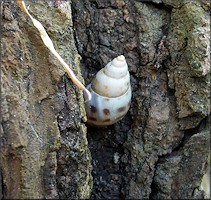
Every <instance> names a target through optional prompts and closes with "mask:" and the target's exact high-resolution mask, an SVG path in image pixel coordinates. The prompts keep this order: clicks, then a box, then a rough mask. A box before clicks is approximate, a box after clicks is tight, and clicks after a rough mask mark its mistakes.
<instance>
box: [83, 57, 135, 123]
mask: <svg viewBox="0 0 211 200" xmlns="http://www.w3.org/2000/svg"><path fill="white" fill-rule="evenodd" d="M86 88H87V89H88V90H89V92H90V93H91V96H92V98H91V100H88V101H86V103H85V109H86V114H87V123H88V124H89V125H92V126H108V125H112V124H114V123H116V122H117V121H119V120H121V119H122V118H123V117H124V116H125V115H126V113H127V111H128V110H129V107H130V102H131V96H132V91H131V85H130V74H129V71H128V65H127V63H126V59H125V57H124V56H123V55H120V56H118V57H116V58H114V59H113V60H112V61H111V62H109V63H108V64H107V65H106V66H105V67H104V68H103V69H101V70H100V71H99V72H98V73H97V74H96V76H95V77H94V79H93V80H92V82H91V83H90V84H89V85H87V87H86ZM84 97H85V99H87V94H86V93H84Z"/></svg>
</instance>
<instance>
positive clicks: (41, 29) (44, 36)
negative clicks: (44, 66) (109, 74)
mask: <svg viewBox="0 0 211 200" xmlns="http://www.w3.org/2000/svg"><path fill="white" fill-rule="evenodd" d="M16 1H17V3H18V5H19V7H20V8H21V10H22V11H23V12H24V13H26V14H27V15H28V16H29V17H30V19H31V20H32V22H33V24H34V26H35V27H36V28H37V30H38V31H39V33H40V37H41V38H42V41H43V43H44V44H45V46H46V47H48V49H49V50H50V51H51V52H52V53H53V54H54V56H55V57H56V58H57V59H58V60H59V62H60V63H61V64H62V66H63V67H64V69H65V70H66V72H67V74H68V75H69V77H70V78H71V80H72V81H73V83H74V84H75V85H77V86H78V87H79V88H80V89H81V90H83V91H84V92H86V93H87V97H88V99H87V100H90V99H91V94H90V92H89V91H88V90H87V89H86V87H85V86H84V85H83V84H82V83H81V82H80V81H79V80H78V79H77V77H76V76H75V74H74V73H73V71H72V70H71V69H70V67H69V66H68V65H67V64H66V62H65V61H64V60H63V59H62V57H61V56H60V55H59V54H58V53H57V51H56V50H55V48H54V45H53V42H52V40H51V39H50V37H49V36H48V34H47V32H46V31H45V28H44V27H43V25H42V24H41V23H40V22H39V21H38V20H36V19H34V18H33V17H32V16H31V15H30V13H29V12H28V10H27V9H26V5H25V3H24V1H23V0H16Z"/></svg>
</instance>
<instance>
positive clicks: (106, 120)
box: [103, 119, 111, 122]
mask: <svg viewBox="0 0 211 200" xmlns="http://www.w3.org/2000/svg"><path fill="white" fill-rule="evenodd" d="M110 121H111V120H110V119H105V120H103V122H110Z"/></svg>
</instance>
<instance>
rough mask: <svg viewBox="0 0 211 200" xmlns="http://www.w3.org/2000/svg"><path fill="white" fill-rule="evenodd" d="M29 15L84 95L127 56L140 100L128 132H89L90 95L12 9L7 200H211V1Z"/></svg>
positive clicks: (5, 75)
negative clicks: (210, 179)
mask: <svg viewBox="0 0 211 200" xmlns="http://www.w3.org/2000/svg"><path fill="white" fill-rule="evenodd" d="M25 3H26V5H27V8H28V9H29V12H30V13H31V14H32V16H33V17H34V18H36V19H37V20H39V21H40V22H41V23H42V24H43V26H44V27H45V28H46V31H47V32H48V34H49V36H50V37H51V39H52V41H53V43H54V45H55V48H56V50H58V52H59V54H60V55H61V56H62V58H64V60H65V61H66V62H67V63H68V64H70V65H71V66H73V71H74V72H75V73H76V74H77V77H78V78H79V79H80V80H81V81H83V80H85V83H86V84H88V83H90V81H91V80H92V78H93V76H94V75H95V74H96V72H97V71H98V70H99V69H101V68H102V67H104V66H105V65H106V64H107V63H108V62H109V61H110V60H111V59H113V58H115V57H116V56H118V55H121V54H123V55H125V57H126V60H127V63H128V66H129V71H130V75H131V86H132V92H133V93H132V95H133V96H132V103H131V108H130V110H129V112H128V114H127V115H126V116H125V117H124V118H123V119H122V120H121V121H120V122H118V123H116V124H114V125H112V126H108V127H104V128H96V127H95V128H94V127H90V126H88V125H86V123H85V121H86V113H85V109H84V99H83V94H82V92H81V91H80V90H79V89H78V88H77V87H76V86H75V85H74V84H73V83H72V82H71V80H70V79H69V77H68V76H67V75H66V74H65V71H64V70H63V68H62V67H61V65H60V64H59V63H58V62H57V61H56V59H55V57H54V56H53V55H52V54H51V53H50V52H49V50H48V49H47V48H46V47H45V46H44V45H43V42H42V40H41V38H40V36H39V34H38V32H37V30H36V29H35V28H34V26H33V25H32V23H31V21H30V19H29V18H28V17H27V16H26V15H25V14H24V13H23V12H22V11H21V10H20V8H19V7H18V5H17V3H16V1H6V0H5V1H3V3H2V4H1V16H2V19H1V23H2V26H1V27H2V30H1V34H2V39H1V44H2V45H1V50H2V54H1V63H2V71H1V91H2V96H1V98H2V102H1V103H2V104H1V113H2V119H1V135H0V137H1V140H0V142H1V146H0V152H1V164H0V170H1V171H0V197H1V198H2V199H29V198H34V199H39V198H49V199H53V198H54V199H87V198H92V199H98V198H100V199H114V198H116V199H143V198H152V199H194V198H195V199H198V198H200V199H204V198H206V195H209V194H208V193H207V194H206V193H205V192H204V190H203V189H206V188H205V187H202V186H201V185H202V184H201V182H203V181H202V180H203V179H202V178H203V176H204V174H205V173H206V171H207V169H208V157H209V154H210V149H209V147H210V127H209V124H210V118H209V115H210V101H209V100H210V88H209V85H210V54H209V53H210V49H209V48H210V17H209V9H210V5H209V1H206V0H179V1H175V0H148V1H147V0H145V1H144V0H143V1H141V0H139V1H138V0H131V1H129V0H115V1H114V0H72V2H71V1H61V0H48V1H28V0H26V1H25Z"/></svg>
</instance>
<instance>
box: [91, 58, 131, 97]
mask: <svg viewBox="0 0 211 200" xmlns="http://www.w3.org/2000/svg"><path fill="white" fill-rule="evenodd" d="M129 85H130V75H129V72H128V66H127V63H126V60H125V57H124V56H123V55H121V56H118V57H117V58H114V59H113V60H112V61H111V62H109V63H108V64H107V65H106V66H105V67H104V68H103V69H101V70H100V71H99V72H98V73H97V74H96V76H95V78H94V79H93V81H92V83H91V88H92V89H93V90H94V91H95V92H96V93H97V94H99V95H102V96H107V97H118V96H121V95H123V94H124V93H125V92H126V91H127V90H128V88H129Z"/></svg>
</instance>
